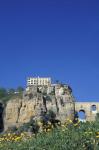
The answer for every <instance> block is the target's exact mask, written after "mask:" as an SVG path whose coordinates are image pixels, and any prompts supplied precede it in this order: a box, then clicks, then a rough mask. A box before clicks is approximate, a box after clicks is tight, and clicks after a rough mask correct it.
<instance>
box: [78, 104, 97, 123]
mask: <svg viewBox="0 0 99 150" xmlns="http://www.w3.org/2000/svg"><path fill="white" fill-rule="evenodd" d="M92 106H96V110H95V111H92ZM75 111H76V112H79V111H84V112H85V116H86V121H94V120H95V117H96V114H97V113H99V102H75Z"/></svg>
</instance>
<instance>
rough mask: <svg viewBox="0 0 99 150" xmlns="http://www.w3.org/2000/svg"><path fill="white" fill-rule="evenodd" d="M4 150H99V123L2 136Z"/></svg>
mask: <svg viewBox="0 0 99 150" xmlns="http://www.w3.org/2000/svg"><path fill="white" fill-rule="evenodd" d="M0 149H2V150H99V121H98V120H97V121H95V122H86V123H81V122H77V123H73V122H72V121H71V120H69V121H68V123H65V124H62V125H61V126H57V127H56V128H47V130H46V129H44V130H43V131H42V132H41V133H37V134H32V135H28V134H27V133H25V132H24V133H21V134H20V135H18V134H17V135H16V134H14V133H8V134H6V135H1V138H0Z"/></svg>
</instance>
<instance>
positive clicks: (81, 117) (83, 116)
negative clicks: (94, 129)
mask: <svg viewBox="0 0 99 150" xmlns="http://www.w3.org/2000/svg"><path fill="white" fill-rule="evenodd" d="M78 118H79V121H81V122H86V113H85V110H80V111H79V112H78Z"/></svg>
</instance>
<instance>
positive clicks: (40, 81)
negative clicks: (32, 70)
mask: <svg viewBox="0 0 99 150" xmlns="http://www.w3.org/2000/svg"><path fill="white" fill-rule="evenodd" d="M50 84H51V78H40V77H37V78H35V77H30V78H28V79H27V86H31V85H50Z"/></svg>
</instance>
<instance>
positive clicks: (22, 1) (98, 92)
mask: <svg viewBox="0 0 99 150" xmlns="http://www.w3.org/2000/svg"><path fill="white" fill-rule="evenodd" d="M38 75H39V76H51V77H52V78H53V80H54V81H55V80H60V81H62V82H64V83H67V84H69V85H70V86H71V87H72V89H73V93H74V96H75V97H76V98H77V99H78V100H82V101H86V100H87V101H99V0H31V1H30V0H2V1H0V87H7V88H8V87H9V88H10V87H15V88H16V87H17V86H19V85H22V86H25V85H26V77H28V76H38Z"/></svg>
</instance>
